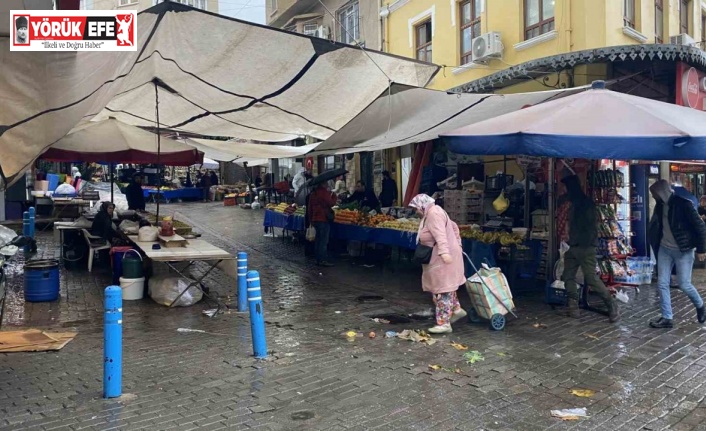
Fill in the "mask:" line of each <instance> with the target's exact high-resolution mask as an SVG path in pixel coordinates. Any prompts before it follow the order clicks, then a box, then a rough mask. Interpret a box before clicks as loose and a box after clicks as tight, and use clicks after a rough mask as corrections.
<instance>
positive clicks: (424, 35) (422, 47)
mask: <svg viewBox="0 0 706 431" xmlns="http://www.w3.org/2000/svg"><path fill="white" fill-rule="evenodd" d="M414 33H415V39H416V41H417V44H416V47H417V60H420V61H426V62H429V63H431V20H429V21H425V22H423V23H421V24H419V25H418V26H416V27H415V28H414Z"/></svg>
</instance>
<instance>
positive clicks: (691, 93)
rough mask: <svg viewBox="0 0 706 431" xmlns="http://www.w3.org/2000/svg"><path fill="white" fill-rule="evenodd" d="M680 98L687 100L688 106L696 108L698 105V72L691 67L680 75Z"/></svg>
mask: <svg viewBox="0 0 706 431" xmlns="http://www.w3.org/2000/svg"><path fill="white" fill-rule="evenodd" d="M682 79H683V80H684V82H683V83H682V92H683V94H682V98H683V99H684V100H685V101H686V102H687V104H688V105H689V107H690V108H696V109H698V108H697V106H698V105H699V73H698V72H697V71H696V69H694V68H693V67H690V68H689V70H688V71H687V72H686V73H685V74H684V76H683V77H682Z"/></svg>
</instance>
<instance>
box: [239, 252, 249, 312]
mask: <svg viewBox="0 0 706 431" xmlns="http://www.w3.org/2000/svg"><path fill="white" fill-rule="evenodd" d="M247 274H248V254H247V253H245V252H244V251H239V252H238V313H244V312H245V311H247V309H248V301H247V298H248V282H247Z"/></svg>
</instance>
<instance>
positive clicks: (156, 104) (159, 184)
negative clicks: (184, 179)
mask: <svg viewBox="0 0 706 431" xmlns="http://www.w3.org/2000/svg"><path fill="white" fill-rule="evenodd" d="M154 107H155V110H156V117H157V213H156V215H155V219H154V222H155V226H159V199H160V197H159V192H160V190H161V189H162V165H161V160H160V156H161V152H162V133H161V131H160V124H159V89H158V88H157V81H154Z"/></svg>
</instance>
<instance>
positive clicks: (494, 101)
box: [312, 84, 587, 155]
mask: <svg viewBox="0 0 706 431" xmlns="http://www.w3.org/2000/svg"><path fill="white" fill-rule="evenodd" d="M586 88H587V87H577V88H572V89H567V90H553V91H540V92H535V93H519V94H509V95H501V94H468V93H463V94H456V93H447V92H445V91H437V90H430V89H426V88H415V87H410V86H407V85H401V84H393V85H392V87H391V91H390V94H389V95H388V93H387V92H386V93H385V94H383V95H381V96H380V97H379V98H378V99H376V100H375V101H374V102H373V103H371V104H370V106H368V107H367V108H366V109H365V110H363V111H362V112H361V113H360V114H358V115H357V116H356V117H355V118H354V119H353V120H351V121H350V122H349V123H348V124H346V125H345V126H343V127H342V128H341V129H340V130H339V131H338V132H336V133H335V134H333V135H332V136H331V137H330V138H328V139H327V140H326V141H324V142H323V143H322V144H320V145H319V146H318V147H317V148H316V151H315V152H314V153H313V154H312V155H318V154H347V153H356V152H361V151H377V150H383V149H387V148H394V147H400V146H403V145H407V144H414V143H417V142H424V141H429V140H432V139H437V138H438V137H439V135H440V134H443V133H446V132H450V131H452V130H454V129H457V128H459V127H462V126H467V125H469V124H474V123H477V122H479V121H483V120H487V119H489V118H493V117H497V116H499V115H503V114H507V113H510V112H514V111H517V110H519V109H522V108H523V107H526V106H531V105H536V104H539V103H542V102H546V101H549V100H554V99H557V98H560V97H563V96H566V95H570V94H574V93H576V92H579V91H583V90H585V89H586Z"/></svg>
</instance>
